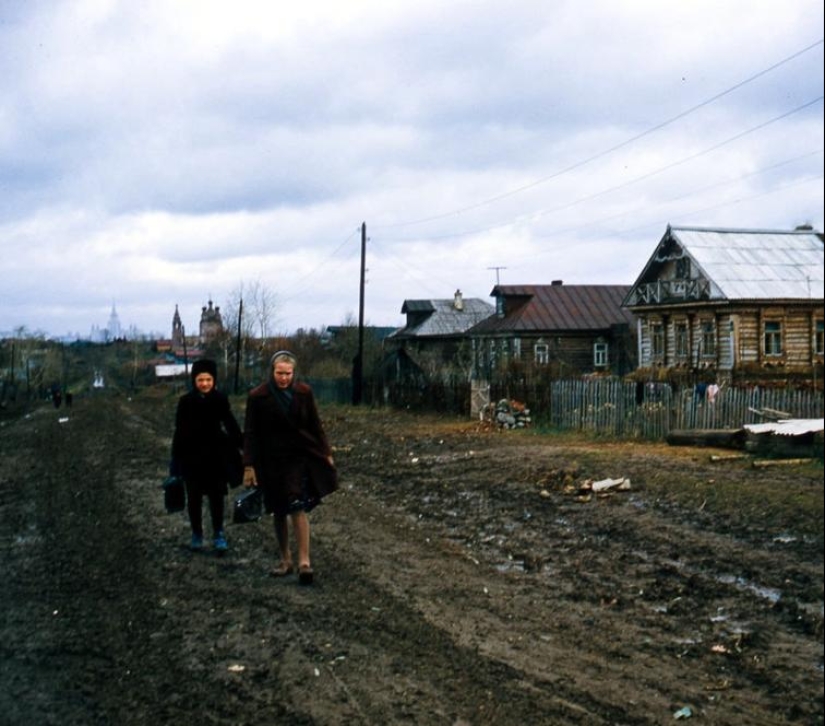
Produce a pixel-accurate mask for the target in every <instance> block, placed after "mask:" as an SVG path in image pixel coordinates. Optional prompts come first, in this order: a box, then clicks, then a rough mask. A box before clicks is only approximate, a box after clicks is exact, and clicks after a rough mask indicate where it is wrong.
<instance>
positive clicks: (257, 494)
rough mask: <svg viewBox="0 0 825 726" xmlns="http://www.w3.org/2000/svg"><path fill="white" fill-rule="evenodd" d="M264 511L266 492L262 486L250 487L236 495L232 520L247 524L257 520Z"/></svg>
mask: <svg viewBox="0 0 825 726" xmlns="http://www.w3.org/2000/svg"><path fill="white" fill-rule="evenodd" d="M263 513H264V492H263V490H262V489H261V488H260V487H254V488H252V489H248V490H247V491H245V492H244V493H243V494H239V495H238V496H237V497H235V503H234V506H233V507H232V522H233V523H234V524H245V523H247V522H257V521H258V520H259V519H260V518H261V517H262V516H263Z"/></svg>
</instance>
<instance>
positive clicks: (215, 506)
mask: <svg viewBox="0 0 825 726" xmlns="http://www.w3.org/2000/svg"><path fill="white" fill-rule="evenodd" d="M217 370H218V368H217V365H216V364H215V361H212V360H208V359H202V360H197V361H195V362H194V363H193V364H192V373H191V376H192V390H191V391H189V393H186V394H184V395H183V396H181V397H180V399H179V400H178V408H177V412H176V414H175V433H174V436H173V437H172V462H171V464H170V466H169V473H170V474H171V475H172V476H181V477H183V478H184V480H185V481H186V494H187V511H188V513H189V523H190V524H191V526H192V540H191V548H192V549H193V550H201V549H203V546H204V543H203V519H202V517H203V515H202V508H203V499H204V497H206V498H207V499H208V500H209V513H210V516H211V519H212V536H213V540H212V544H213V546H214V548H215V550H216V551H217V552H219V553H222V552H226V550H227V549H229V545H228V543H227V541H226V534H225V533H224V498H225V496H226V493H227V483H228V482H229V481H230V479H231V476H232V460H233V457H234V458H237V459H238V465H240V449H241V448H242V446H243V434H242V433H241V428H240V426H239V425H238V422H237V420H236V419H235V416H234V415H233V413H232V408H231V406H230V403H229V399H228V398H227V397H226V395H225V394H224V393H222V392H221V391H219V390H218V388H217V377H218V373H217Z"/></svg>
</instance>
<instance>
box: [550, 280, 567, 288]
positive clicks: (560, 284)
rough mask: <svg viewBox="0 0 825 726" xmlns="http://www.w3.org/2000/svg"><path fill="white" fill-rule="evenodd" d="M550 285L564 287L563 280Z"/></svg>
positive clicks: (554, 281)
mask: <svg viewBox="0 0 825 726" xmlns="http://www.w3.org/2000/svg"><path fill="white" fill-rule="evenodd" d="M550 284H551V285H552V286H553V287H561V286H562V285H564V280H553V281H552V282H551V283H550Z"/></svg>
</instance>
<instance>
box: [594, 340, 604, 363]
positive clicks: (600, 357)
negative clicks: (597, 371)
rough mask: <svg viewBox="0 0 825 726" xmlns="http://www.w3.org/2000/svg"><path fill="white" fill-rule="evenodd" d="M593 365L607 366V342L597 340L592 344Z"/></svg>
mask: <svg viewBox="0 0 825 726" xmlns="http://www.w3.org/2000/svg"><path fill="white" fill-rule="evenodd" d="M593 366H594V367H595V368H607V343H605V342H604V341H599V342H597V343H595V344H594V345H593Z"/></svg>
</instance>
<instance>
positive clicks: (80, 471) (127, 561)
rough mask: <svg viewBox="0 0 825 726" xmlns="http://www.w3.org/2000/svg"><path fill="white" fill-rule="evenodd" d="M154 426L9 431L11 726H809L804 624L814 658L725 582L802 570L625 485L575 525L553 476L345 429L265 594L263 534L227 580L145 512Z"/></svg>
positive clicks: (776, 618) (157, 515) (249, 542)
mask: <svg viewBox="0 0 825 726" xmlns="http://www.w3.org/2000/svg"><path fill="white" fill-rule="evenodd" d="M173 412H174V399H173V398H172V397H168V398H165V399H162V400H151V399H136V400H134V401H130V400H128V399H126V398H124V397H120V398H108V397H103V398H100V399H97V400H92V399H89V400H88V401H83V399H79V400H78V401H77V402H76V407H75V410H73V411H72V412H71V413H70V415H69V418H70V420H69V421H68V422H66V423H64V424H60V423H58V414H57V413H56V412H54V411H52V410H43V411H38V412H37V413H36V414H35V415H34V416H32V418H31V419H29V420H26V421H19V422H15V423H13V424H8V425H6V426H5V427H4V428H3V431H2V436H3V439H2V441H0V452H1V453H2V460H0V513H2V516H1V517H0V532H2V547H3V551H2V556H3V562H4V571H3V585H4V587H3V593H2V595H0V604H1V605H2V607H3V609H4V626H3V631H2V633H0V635H2V636H3V637H2V638H0V643H2V645H0V653H2V656H3V658H2V663H0V686H2V687H0V713H2V714H8V718H9V724H10V726H17V724H26V726H28V725H29V724H31V723H45V724H50V723H55V724H57V723H60V724H75V723H76V724H101V725H103V724H126V725H127V726H129V725H130V724H145V723H155V724H172V723H175V724H186V723H191V722H193V718H194V719H196V720H197V721H198V722H203V723H204V724H230V723H231V724H249V725H257V724H267V725H269V724H273V723H288V724H297V725H298V726H300V725H301V724H358V725H360V724H395V723H414V724H424V725H429V724H433V725H439V726H440V725H442V724H444V725H446V726H466V725H468V724H472V725H473V726H483V725H484V724H490V723H496V724H497V725H498V726H509V724H519V726H521V725H522V724H528V723H529V724H532V723H536V724H538V723H565V724H584V725H587V726H606V725H607V724H628V725H634V724H636V725H638V726H642V725H648V724H659V723H662V722H665V721H669V720H671V718H672V713H673V711H674V710H675V709H676V708H677V707H679V706H681V705H684V704H691V705H692V706H693V708H694V713H695V715H697V716H701V717H703V718H705V719H707V720H709V721H712V722H714V723H717V724H731V725H733V724H736V726H740V725H741V724H760V726H765V725H767V724H774V723H775V724H780V723H800V724H802V723H804V724H806V725H807V724H811V723H813V724H817V723H820V724H821V723H822V700H821V693H822V671H821V662H822V661H821V657H822V656H821V652H822V646H821V614H820V616H819V620H818V621H817V619H816V617H813V618H812V619H811V621H810V623H809V624H810V626H811V627H813V628H814V629H815V628H816V627H817V622H819V623H820V625H819V628H820V631H819V635H818V636H817V635H816V633H815V632H814V633H813V634H812V633H811V632H810V631H809V629H808V627H807V626H806V625H805V624H804V622H803V623H802V624H800V619H799V617H798V615H799V613H798V612H795V611H793V608H792V607H791V606H790V605H786V606H785V607H786V608H788V609H787V610H786V611H783V609H782V608H781V607H777V606H775V605H772V604H771V603H770V602H768V601H766V600H765V598H764V597H762V596H761V595H760V594H759V593H756V592H753V591H748V590H747V589H743V587H742V586H741V583H739V582H736V581H735V579H734V580H733V581H725V580H724V578H723V577H722V576H725V575H731V574H732V575H733V576H737V575H740V574H742V575H746V576H748V578H747V579H748V580H749V581H754V582H759V583H768V584H770V585H773V584H775V583H779V584H784V583H785V581H787V580H788V579H790V580H793V582H795V583H797V584H796V585H795V587H796V590H795V592H796V593H797V594H796V596H795V597H798V598H799V600H800V602H803V600H804V598H810V597H811V594H812V593H813V594H814V595H815V593H816V592H817V591H821V556H820V558H819V560H817V559H816V556H813V555H810V554H809V553H808V552H807V551H802V550H800V552H801V553H802V554H801V555H800V556H799V557H795V556H793V555H792V554H790V553H784V552H783V551H781V549H778V548H776V547H774V548H773V549H771V547H767V546H762V545H759V544H758V541H757V540H758V537H754V538H752V539H751V540H747V541H745V540H737V539H736V537H733V536H731V534H730V533H729V532H727V531H725V530H724V529H721V530H720V529H713V528H712V527H713V522H711V521H709V520H708V521H706V522H705V524H702V523H701V522H700V523H697V521H696V520H695V518H694V519H690V518H680V516H679V513H678V512H671V511H667V510H666V509H665V508H663V507H660V506H653V505H651V503H650V502H649V501H647V500H646V499H645V493H644V486H643V481H644V477H643V471H644V469H643V464H641V463H638V462H635V463H634V464H633V465H634V466H636V467H637V468H636V470H634V471H632V472H631V473H632V475H633V479H634V483H636V482H637V481H639V482H642V485H641V486H640V487H639V488H638V491H637V490H636V489H635V488H634V495H633V496H634V497H638V499H637V500H636V501H631V500H630V499H629V498H626V499H621V498H617V499H613V500H608V499H605V500H604V501H600V502H596V501H594V502H592V503H591V504H590V505H578V504H572V503H571V500H570V499H569V498H565V497H564V496H562V494H561V493H560V492H559V491H557V490H553V491H551V492H550V496H549V497H540V496H539V492H538V489H537V486H536V483H535V479H536V476H534V475H539V476H543V473H544V472H545V471H546V470H548V468H553V469H554V470H559V471H563V470H566V469H572V468H573V467H572V463H571V462H572V460H573V458H574V457H573V455H572V454H571V455H569V456H568V455H565V454H564V453H561V452H560V451H559V450H558V449H553V448H552V447H530V448H519V447H512V446H509V444H508V443H507V442H506V440H505V439H502V438H500V437H499V438H496V437H493V438H492V439H489V440H484V439H481V438H478V437H468V436H465V435H463V434H462V435H460V436H454V437H451V438H450V437H445V439H444V440H442V439H441V438H439V437H435V438H434V437H432V436H426V435H422V436H419V437H415V436H410V435H404V436H398V435H396V433H395V429H393V428H391V427H390V428H387V427H385V426H384V424H383V423H381V421H380V419H379V420H378V421H377V422H376V423H375V424H374V425H373V423H372V421H371V417H370V420H369V421H364V420H361V419H359V420H357V421H356V424H355V425H354V424H353V420H351V419H349V418H348V417H347V415H342V416H341V417H340V418H336V419H335V420H333V421H331V423H330V427H329V430H330V433H331V439H332V440H333V442H334V443H336V444H337V445H338V447H339V449H340V450H341V453H340V455H339V456H338V457H337V458H338V459H339V462H338V463H339V467H340V470H341V475H342V482H343V485H344V486H343V488H342V490H341V491H340V492H338V493H337V494H335V495H334V496H333V497H331V498H330V499H329V500H328V502H326V503H325V504H324V505H323V506H322V507H320V508H319V509H318V510H316V512H314V513H313V515H312V522H313V525H312V526H313V559H314V564H315V567H316V572H317V573H318V579H317V583H316V585H314V586H313V587H312V588H302V587H299V586H298V585H297V583H296V581H295V580H294V579H292V578H287V579H284V580H275V579H273V578H271V577H269V576H268V570H269V568H270V567H271V566H272V565H273V564H274V560H275V557H274V553H275V551H276V547H275V538H274V534H273V532H272V529H271V524H270V523H269V522H268V521H262V522H259V523H256V524H251V525H240V526H230V527H229V528H228V535H229V539H230V548H231V549H230V552H229V554H228V555H227V556H226V557H223V558H218V557H215V556H213V555H212V554H211V553H209V552H207V553H206V554H193V553H191V552H189V551H188V549H187V548H186V547H185V546H184V545H185V543H186V542H187V541H188V528H187V524H186V520H185V518H184V517H183V516H182V515H167V514H166V513H165V512H164V510H163V507H162V496H161V493H160V490H159V489H158V488H157V485H158V484H159V482H160V479H161V478H162V476H163V473H164V469H165V466H166V462H167V458H168V448H169V438H170V436H171V428H172V417H173ZM239 413H240V412H239V411H237V410H236V414H239ZM10 426H11V427H12V429H9V427H10ZM9 433H11V436H10V437H7V434H9ZM502 446H503V447H504V448H503V449H500V448H499V447H502ZM412 459H417V461H416V463H415V464H413V462H412ZM508 461H513V462H515V464H514V465H513V466H512V467H511V470H509V471H508V469H507V462H508ZM582 461H584V464H583V465H582V466H583V467H584V468H586V467H587V466H588V465H589V463H588V461H587V460H584V459H582ZM502 462H503V465H502ZM613 463H614V465H615V462H613ZM620 465H625V463H624V462H623V463H622V464H620ZM525 472H527V474H525ZM637 472H641V474H640V473H637ZM527 514H529V515H530V516H526V515H527ZM528 562H529V564H530V565H531V566H530V567H528V566H527V565H528ZM817 567H819V569H820V572H819V574H818V575H817ZM817 583H819V589H818V590H817ZM7 584H8V585H9V586H8V587H6V585H7ZM805 602H807V601H805ZM813 602H814V604H815V599H814V601H813ZM719 607H724V611H723V612H720V611H719V610H718V608H719ZM55 611H57V614H55ZM717 616H718V618H717ZM721 616H725V617H724V618H723V617H721ZM715 618H717V619H715ZM743 624H744V625H746V626H747V627H746V628H740V626H742V625H743ZM737 628H740V630H741V632H739V633H737V632H735V631H736V629H737ZM712 645H721V646H724V647H725V648H726V649H727V652H724V653H714V652H712V651H711V646H712ZM817 657H818V658H819V661H818V668H819V670H817V662H816V659H817ZM805 659H808V661H807V662H806V661H805Z"/></svg>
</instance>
